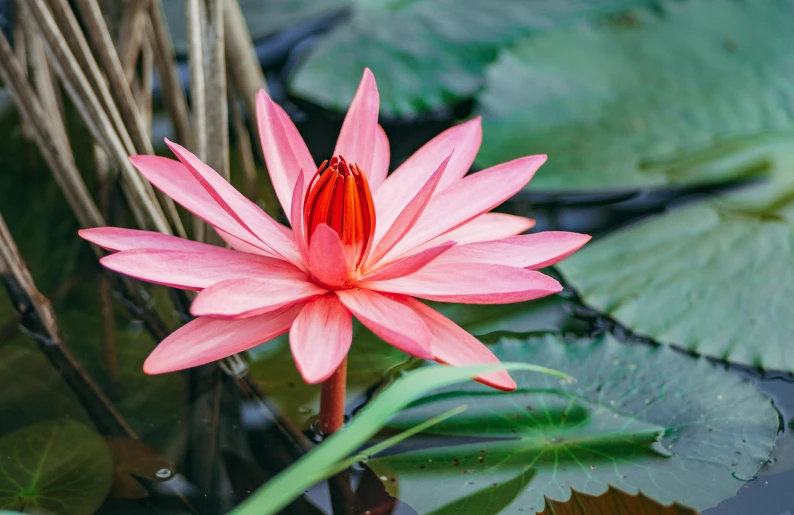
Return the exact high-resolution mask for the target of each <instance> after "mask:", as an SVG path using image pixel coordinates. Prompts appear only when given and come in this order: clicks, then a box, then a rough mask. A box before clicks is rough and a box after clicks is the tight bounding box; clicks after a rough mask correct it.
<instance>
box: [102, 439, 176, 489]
mask: <svg viewBox="0 0 794 515" xmlns="http://www.w3.org/2000/svg"><path fill="white" fill-rule="evenodd" d="M105 441H106V442H107V444H108V447H109V448H110V452H111V453H112V454H113V461H114V462H115V463H116V475H115V477H114V478H113V487H112V488H111V490H110V495H112V496H113V497H119V498H122V499H142V498H144V497H148V496H149V492H148V491H147V490H146V488H144V487H143V486H142V485H141V484H140V483H139V482H138V481H137V480H136V479H135V478H134V477H133V476H138V477H142V478H146V479H149V480H151V481H167V480H169V479H171V478H172V477H174V474H175V473H176V470H175V468H174V464H173V463H172V462H171V460H169V459H168V458H166V457H165V456H163V455H162V454H160V453H159V452H157V450H156V449H155V448H154V447H152V446H151V445H149V444H147V443H145V442H141V441H140V440H130V439H128V438H112V437H107V438H105Z"/></svg>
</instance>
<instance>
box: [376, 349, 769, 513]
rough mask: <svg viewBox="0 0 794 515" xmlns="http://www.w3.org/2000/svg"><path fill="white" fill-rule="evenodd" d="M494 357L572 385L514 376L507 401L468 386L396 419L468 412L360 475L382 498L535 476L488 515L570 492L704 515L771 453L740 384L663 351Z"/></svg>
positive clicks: (431, 496) (451, 498) (444, 495)
mask: <svg viewBox="0 0 794 515" xmlns="http://www.w3.org/2000/svg"><path fill="white" fill-rule="evenodd" d="M493 350H494V352H495V353H496V355H497V356H498V357H499V358H500V359H501V360H503V361H529V362H534V363H543V364H544V365H545V366H548V367H550V368H554V369H557V370H560V371H562V372H565V373H567V374H569V375H571V376H573V377H575V378H576V379H577V382H575V383H569V382H564V381H563V382H561V381H560V380H559V379H558V378H553V377H550V376H541V375H528V374H523V373H515V374H514V377H515V379H516V381H517V383H518V390H516V391H515V392H511V393H502V392H494V391H491V390H488V389H486V388H485V387H481V386H480V385H475V384H474V383H470V384H465V385H462V386H459V387H456V388H455V389H446V390H442V391H441V392H439V393H436V394H434V395H431V396H430V397H426V398H424V399H423V400H420V401H419V402H418V404H417V405H415V407H414V408H410V409H409V410H406V411H405V412H403V414H402V415H400V416H399V417H398V418H397V419H396V421H395V424H396V425H398V426H402V425H409V424H411V423H412V422H415V421H417V420H424V419H426V418H427V417H429V416H432V414H435V413H439V412H441V411H442V410H446V409H449V407H450V406H456V405H460V404H466V405H468V407H469V408H468V410H466V411H465V412H464V413H463V414H462V415H460V416H458V417H455V418H452V419H449V420H447V421H444V422H441V423H440V424H438V425H436V426H433V428H432V429H431V432H432V433H431V434H428V435H427V436H428V437H430V436H432V435H439V434H441V435H446V438H439V437H437V436H436V437H435V439H434V440H431V441H430V442H426V448H423V449H420V450H416V451H409V452H405V453H402V454H395V455H391V456H387V457H384V458H378V459H375V460H370V461H369V462H368V465H369V466H370V467H371V468H372V469H373V471H374V472H375V473H376V474H377V475H378V476H379V477H381V479H382V480H383V481H384V483H385V485H386V488H387V490H389V493H391V494H392V495H394V496H396V497H398V498H400V499H401V500H403V501H405V502H407V503H408V504H410V505H411V506H413V507H414V508H415V509H416V510H417V511H419V512H420V513H428V512H431V511H433V510H436V509H439V508H441V507H443V506H445V505H448V504H450V503H452V502H455V501H458V500H459V499H461V498H464V497H466V496H469V495H471V494H473V493H474V492H477V491H479V490H482V489H484V488H487V487H491V486H494V485H495V484H496V485H498V484H502V483H504V482H506V481H509V480H511V479H513V478H515V477H517V476H518V475H519V474H521V473H523V471H525V470H526V469H527V468H530V469H532V470H533V471H534V473H535V475H534V477H533V478H532V479H531V480H530V481H529V483H528V485H527V486H526V487H525V488H524V489H523V490H522V491H521V493H520V494H518V496H517V497H516V499H515V501H513V502H512V503H511V504H510V505H509V506H508V507H507V508H506V509H505V510H504V511H502V512H501V513H507V514H511V513H518V512H519V511H521V510H523V511H529V512H531V511H532V510H534V511H535V512H540V511H542V510H543V509H544V505H545V501H544V499H546V498H548V499H550V500H554V501H560V502H564V501H567V500H568V499H569V498H570V496H571V490H572V489H575V490H577V491H579V492H581V493H586V494H588V495H600V494H603V493H604V492H606V491H607V488H608V486H610V485H611V486H614V487H616V488H619V489H621V490H623V491H625V492H627V493H629V494H636V493H637V492H638V491H640V490H641V491H642V492H643V493H644V494H645V495H646V496H648V497H649V498H651V499H653V500H655V501H658V502H661V503H663V504H671V503H673V502H679V503H681V504H684V505H687V506H693V507H694V508H697V509H704V508H707V507H709V506H713V505H716V504H717V503H719V502H720V501H722V500H723V499H725V498H727V497H730V496H731V495H733V494H734V493H736V491H737V490H738V489H739V488H740V487H741V486H742V484H743V481H744V480H749V479H750V478H752V477H753V476H754V475H755V473H756V472H757V471H758V469H759V468H760V467H761V465H762V464H763V463H765V462H766V460H767V458H768V455H769V452H770V450H771V448H772V445H773V444H774V441H775V436H776V434H777V431H778V414H777V412H776V411H775V409H774V408H773V407H772V404H771V402H770V400H769V399H767V398H766V397H764V396H763V395H761V394H760V393H758V391H757V390H756V389H755V388H754V387H753V386H752V384H751V383H749V382H747V381H745V380H742V379H740V378H739V377H737V376H736V375H733V374H731V373H729V372H726V371H724V370H722V369H720V368H718V367H715V366H714V365H711V364H709V363H708V362H706V361H705V360H702V359H700V360H699V359H693V358H691V357H688V356H685V355H682V354H680V353H677V352H675V351H673V350H671V349H670V348H669V347H664V346H658V347H649V346H645V345H625V344H621V343H619V342H617V341H616V340H615V339H614V338H613V337H611V336H606V337H601V338H598V339H595V340H579V341H570V342H563V341H560V340H558V339H556V338H555V337H553V336H545V337H537V338H529V339H517V338H512V337H504V338H502V339H501V341H500V342H499V343H498V344H497V345H496V346H494V348H493ZM659 437H661V438H660V439H658V440H657V438H659ZM470 438H476V439H477V440H476V441H471V440H469V441H467V439H470ZM469 442H471V443H469ZM431 443H434V444H435V445H432V446H428V445H430V444H431Z"/></svg>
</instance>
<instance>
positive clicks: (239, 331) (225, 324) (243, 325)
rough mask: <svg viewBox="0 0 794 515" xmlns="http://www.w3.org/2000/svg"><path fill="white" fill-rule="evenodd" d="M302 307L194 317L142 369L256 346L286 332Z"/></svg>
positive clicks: (185, 364) (172, 366)
mask: <svg viewBox="0 0 794 515" xmlns="http://www.w3.org/2000/svg"><path fill="white" fill-rule="evenodd" d="M302 307H303V306H301V305H297V306H291V307H289V308H285V309H282V310H279V311H274V312H272V313H267V314H265V315H260V316H258V317H252V318H246V319H244V320H219V319H216V318H206V317H202V318H197V319H195V320H193V321H192V322H189V323H187V324H185V325H183V326H182V327H180V328H179V329H177V330H176V331H175V332H174V333H172V334H171V336H169V337H168V338H166V339H165V340H163V341H162V342H161V343H160V345H158V346H157V347H156V348H155V349H154V351H153V352H152V353H151V354H150V355H149V357H148V358H146V362H145V363H144V364H143V371H144V372H146V373H147V374H163V373H165V372H173V371H175V370H182V369H185V368H190V367H197V366H199V365H204V364H206V363H210V362H212V361H216V360H219V359H222V358H225V357H227V356H231V355H232V354H235V353H238V352H242V351H245V350H248V349H250V348H252V347H256V346H257V345H259V344H260V343H263V342H266V341H268V340H272V339H273V338H275V337H276V336H279V335H281V334H284V333H286V332H287V331H288V330H289V328H290V326H291V325H292V322H293V320H295V318H296V317H297V316H298V314H299V313H300V311H301V308H302Z"/></svg>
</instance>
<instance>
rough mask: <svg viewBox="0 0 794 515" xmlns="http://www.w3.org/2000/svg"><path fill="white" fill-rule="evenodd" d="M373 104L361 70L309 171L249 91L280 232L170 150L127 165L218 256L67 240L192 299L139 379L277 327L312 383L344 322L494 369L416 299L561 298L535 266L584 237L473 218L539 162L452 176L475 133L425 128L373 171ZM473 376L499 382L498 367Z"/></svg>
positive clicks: (424, 353)
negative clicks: (408, 148)
mask: <svg viewBox="0 0 794 515" xmlns="http://www.w3.org/2000/svg"><path fill="white" fill-rule="evenodd" d="M378 103H379V98H378V90H377V86H376V84H375V79H374V77H373V75H372V73H371V72H370V71H369V70H366V71H365V72H364V76H363V78H362V80H361V83H360V85H359V87H358V90H357V92H356V95H355V98H354V99H353V103H352V105H351V106H350V110H349V111H348V113H347V116H346V118H345V120H344V123H343V125H342V129H341V132H340V134H339V139H338V141H337V144H336V148H335V149H334V153H333V156H332V157H331V159H330V160H329V161H324V162H323V163H322V164H321V165H320V166H319V167H317V165H316V164H315V161H314V159H313V158H312V156H311V154H310V153H309V150H308V149H307V147H306V144H305V143H304V141H303V139H302V138H301V135H300V134H299V133H298V130H297V129H296V127H295V125H294V124H293V123H292V121H291V120H290V119H289V117H288V116H287V114H286V113H285V112H284V110H283V109H282V108H281V107H279V106H278V105H277V104H275V103H274V102H273V101H272V100H271V99H270V97H269V96H268V95H267V93H265V92H264V91H261V92H260V93H259V96H258V98H257V118H258V124H259V133H260V135H261V138H262V147H263V150H264V155H265V159H266V161H267V167H268V170H269V172H270V177H271V179H272V181H273V186H274V188H275V191H276V193H277V195H278V199H279V201H280V203H281V206H282V207H283V208H284V212H285V213H286V214H287V216H288V218H289V220H290V224H291V226H292V228H291V229H290V228H288V227H286V226H284V225H281V224H280V223H278V222H276V221H275V220H274V219H273V218H271V217H270V216H268V215H267V214H266V213H265V212H264V211H262V210H261V209H260V208H259V207H258V206H257V205H256V204H254V203H253V202H251V201H250V200H248V199H247V198H245V197H244V196H243V195H242V194H240V193H239V192H238V191H236V190H235V189H234V188H233V187H232V186H231V185H230V184H229V183H228V182H226V181H225V180H224V179H223V178H222V177H221V176H220V175H218V174H217V173H216V172H215V171H214V170H212V169H211V168H209V167H208V166H207V165H205V164H204V163H202V162H201V161H200V160H199V159H198V158H197V157H196V156H194V155H193V154H191V153H190V152H188V151H187V150H185V149H184V148H183V147H181V146H179V145H177V144H175V143H172V142H169V141H168V140H166V143H167V144H168V146H169V147H170V149H171V150H172V151H173V153H174V154H176V156H177V158H178V159H179V161H175V160H171V159H167V158H163V157H157V156H148V155H144V156H134V157H132V158H131V160H132V163H133V164H134V165H135V167H136V168H137V169H138V170H139V171H140V173H142V174H143V175H144V176H145V177H146V178H147V179H148V180H149V181H150V182H151V183H152V184H153V185H154V186H155V187H157V188H158V189H160V190H161V191H162V192H163V193H165V194H166V195H168V196H169V197H171V198H173V199H174V201H176V202H177V203H179V204H181V205H182V206H183V207H184V208H185V209H187V210H188V211H190V212H192V213H193V214H195V215H196V216H198V217H199V218H201V219H202V220H204V221H205V222H207V223H208V224H210V225H211V226H212V227H214V228H215V230H216V231H217V232H218V234H219V235H220V237H221V238H223V240H225V241H226V243H227V244H228V246H229V247H230V248H221V247H218V246H213V245H208V244H204V243H198V242H195V241H188V240H184V239H181V238H177V237H174V236H167V235H163V234H159V233H154V232H147V231H139V230H131V229H122V228H115V227H103V228H96V229H88V230H83V231H81V232H80V235H81V236H82V237H83V238H85V239H87V240H89V241H91V242H93V243H95V244H97V245H99V246H101V247H104V248H105V249H108V250H110V251H113V252H115V253H114V254H110V255H108V256H106V257H104V258H103V259H102V260H101V262H102V264H103V265H104V266H106V267H107V268H110V269H111V270H115V271H116V272H120V273H123V274H127V275H129V276H132V277H135V278H138V279H141V280H144V281H149V282H152V283H157V284H164V285H167V286H171V287H174V288H182V289H187V290H196V291H198V292H199V293H198V295H197V297H196V298H195V300H194V301H193V304H192V306H191V313H192V314H193V315H195V316H196V317H198V318H196V319H195V320H193V321H191V322H190V323H188V324H186V325H184V326H183V327H182V328H180V329H178V330H177V331H176V332H174V333H173V334H171V335H170V336H169V337H168V338H166V339H165V340H164V341H163V342H162V343H160V345H158V346H157V348H156V349H155V350H154V351H153V352H152V354H151V355H150V356H149V357H148V359H147V360H146V363H145V364H144V371H145V372H146V373H149V374H159V373H164V372H171V371H175V370H180V369H184V368H188V367H194V366H198V365H202V364H205V363H208V362H211V361H215V360H218V359H221V358H224V357H226V356H230V355H232V354H234V353H238V352H241V351H244V350H246V349H250V348H251V347H254V346H256V345H259V344H261V343H263V342H265V341H267V340H270V339H272V338H275V337H276V336H279V335H281V334H283V333H286V332H287V331H289V342H290V348H291V351H292V354H293V357H294V360H295V364H296V366H297V368H298V370H299V371H300V373H301V375H302V377H303V379H304V380H305V381H306V382H307V383H320V382H323V381H325V380H326V379H328V378H329V377H330V376H331V375H332V374H333V373H334V371H335V370H336V369H337V368H338V367H339V366H340V364H341V363H342V362H343V361H344V359H345V357H346V355H347V352H348V350H349V349H350V345H351V340H352V320H351V318H352V316H355V317H356V318H358V319H359V320H360V321H361V323H362V324H363V325H365V326H366V327H368V328H369V329H370V330H371V331H372V332H374V333H375V334H376V335H378V336H379V337H380V338H382V339H383V340H385V341H386V342H387V343H389V344H391V345H393V346H395V347H396V348H398V349H400V350H401V351H404V352H406V353H408V354H410V355H412V356H416V357H418V358H422V359H431V360H435V361H437V362H439V363H444V364H447V365H470V364H483V363H489V364H492V363H498V362H499V360H498V359H497V358H496V357H495V356H494V355H493V353H491V351H490V350H488V348H487V347H486V346H485V345H483V344H482V343H480V342H479V341H478V340H477V339H475V338H474V337H473V336H471V335H470V334H468V333H467V332H466V331H464V330H463V329H461V328H460V327H459V326H457V325H456V324H455V323H454V322H452V321H451V320H449V319H448V318H446V317H445V316H443V315H442V314H441V313H439V312H438V311H436V310H434V309H432V308H431V307H429V306H427V305H426V304H424V303H422V302H420V301H419V300H417V299H416V298H420V299H428V300H434V301H442V302H462V303H469V304H504V303H512V302H520V301H526V300H530V299H536V298H538V297H543V296H545V295H550V294H553V293H556V292H559V291H560V290H561V289H562V287H561V286H560V284H559V283H558V282H557V281H555V280H554V279H553V278H551V277H548V276H546V275H544V274H542V273H540V272H537V271H535V270H536V269H539V268H543V267H545V266H547V265H550V264H552V263H555V262H557V261H559V260H561V259H563V258H565V257H566V256H568V255H570V254H571V253H573V252H574V251H575V250H577V249H578V248H580V247H581V246H582V245H584V244H585V243H586V242H587V240H588V239H589V236H586V235H581V234H574V233H567V232H544V233H538V234H527V235H520V234H521V233H523V232H524V231H526V230H528V229H529V228H531V227H532V226H533V225H534V222H533V220H531V219H529V218H524V217H519V216H512V215H507V214H501V213H489V211H490V210H491V209H493V208H494V207H496V206H498V205H499V204H501V203H502V202H504V201H505V200H507V199H508V198H510V197H511V196H513V195H514V194H515V193H517V192H518V191H520V190H521V189H522V188H523V187H524V186H525V185H526V184H527V183H528V182H529V180H530V179H531V178H532V175H533V174H534V173H535V171H536V170H537V169H538V168H539V167H540V166H541V165H542V164H543V163H544V161H546V156H543V155H536V156H529V157H523V158H520V159H516V160H514V161H510V162H508V163H504V164H501V165H498V166H494V167H492V168H489V169H487V170H483V171H480V172H477V173H473V174H470V175H466V172H467V171H468V170H469V168H470V167H471V165H472V163H473V161H474V157H475V155H476V154H477V151H478V150H479V146H480V141H481V138H482V130H481V124H480V119H479V118H476V119H473V120H471V121H468V122H466V123H463V124H461V125H458V126H456V127H452V128H451V129H449V130H447V131H445V132H443V133H441V134H440V135H438V136H437V137H435V138H434V139H432V140H431V141H430V142H428V143H427V144H425V145H424V146H423V147H422V148H420V149H419V150H418V151H417V152H416V153H415V154H414V155H413V156H411V157H410V158H409V159H408V160H407V161H405V162H404V163H403V164H402V165H400V166H399V167H398V168H397V169H396V170H395V171H394V172H392V173H391V174H390V175H388V176H387V172H388V166H389V141H388V139H387V137H386V133H385V132H384V131H383V128H382V127H381V126H380V125H378ZM476 379H477V380H478V381H481V382H482V383H485V384H487V385H490V386H493V387H495V388H499V389H502V390H512V389H514V388H515V382H514V381H513V380H512V379H511V378H510V376H509V375H508V373H507V372H506V371H498V372H493V373H489V374H486V375H483V376H480V377H477V378H476Z"/></svg>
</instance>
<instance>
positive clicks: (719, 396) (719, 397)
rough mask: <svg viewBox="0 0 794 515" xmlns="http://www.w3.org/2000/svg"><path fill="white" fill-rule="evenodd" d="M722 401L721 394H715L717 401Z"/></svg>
mask: <svg viewBox="0 0 794 515" xmlns="http://www.w3.org/2000/svg"><path fill="white" fill-rule="evenodd" d="M722 399H723V397H722V394H721V393H719V394H717V400H718V401H721V400H722Z"/></svg>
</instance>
